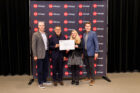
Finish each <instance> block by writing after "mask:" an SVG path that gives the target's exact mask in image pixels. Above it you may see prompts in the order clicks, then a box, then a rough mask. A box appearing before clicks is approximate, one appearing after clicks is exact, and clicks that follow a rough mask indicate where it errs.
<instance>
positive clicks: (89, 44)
mask: <svg viewBox="0 0 140 93" xmlns="http://www.w3.org/2000/svg"><path fill="white" fill-rule="evenodd" d="M85 30H86V31H85V33H84V34H83V40H82V41H83V49H84V51H83V52H84V53H83V54H84V63H85V65H86V71H87V78H86V80H90V83H89V85H90V86H92V85H93V84H94V81H95V79H94V76H95V73H94V71H95V70H94V65H93V64H94V59H97V57H98V51H99V46H98V39H97V36H96V32H94V31H91V23H90V22H87V23H85Z"/></svg>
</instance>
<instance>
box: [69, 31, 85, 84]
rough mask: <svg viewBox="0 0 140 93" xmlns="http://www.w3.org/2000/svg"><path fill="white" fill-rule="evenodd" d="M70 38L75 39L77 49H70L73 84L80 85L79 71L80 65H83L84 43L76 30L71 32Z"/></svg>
mask: <svg viewBox="0 0 140 93" xmlns="http://www.w3.org/2000/svg"><path fill="white" fill-rule="evenodd" d="M70 40H74V41H75V50H70V51H69V50H67V51H68V66H69V67H70V69H71V72H72V82H71V84H76V85H79V71H80V65H83V61H82V57H81V56H82V44H81V39H80V36H79V35H78V33H77V31H76V30H73V31H72V32H71V36H70Z"/></svg>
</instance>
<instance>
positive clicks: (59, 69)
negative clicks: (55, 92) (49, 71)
mask: <svg viewBox="0 0 140 93" xmlns="http://www.w3.org/2000/svg"><path fill="white" fill-rule="evenodd" d="M62 80H63V57H57V59H56V60H55V61H53V81H59V82H60V81H62Z"/></svg>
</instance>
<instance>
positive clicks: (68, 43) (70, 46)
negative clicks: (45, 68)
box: [59, 40, 75, 50]
mask: <svg viewBox="0 0 140 93" xmlns="http://www.w3.org/2000/svg"><path fill="white" fill-rule="evenodd" d="M59 50H75V42H74V40H59Z"/></svg>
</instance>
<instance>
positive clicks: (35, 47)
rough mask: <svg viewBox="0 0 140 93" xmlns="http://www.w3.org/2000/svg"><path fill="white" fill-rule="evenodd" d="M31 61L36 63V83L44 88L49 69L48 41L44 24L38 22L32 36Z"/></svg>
mask: <svg viewBox="0 0 140 93" xmlns="http://www.w3.org/2000/svg"><path fill="white" fill-rule="evenodd" d="M32 52H33V59H34V61H36V62H37V73H38V83H39V87H40V88H45V86H44V85H45V84H47V83H46V78H47V76H48V67H49V41H48V36H47V33H46V32H45V22H44V21H40V22H38V31H37V32H35V33H33V36H32Z"/></svg>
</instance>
